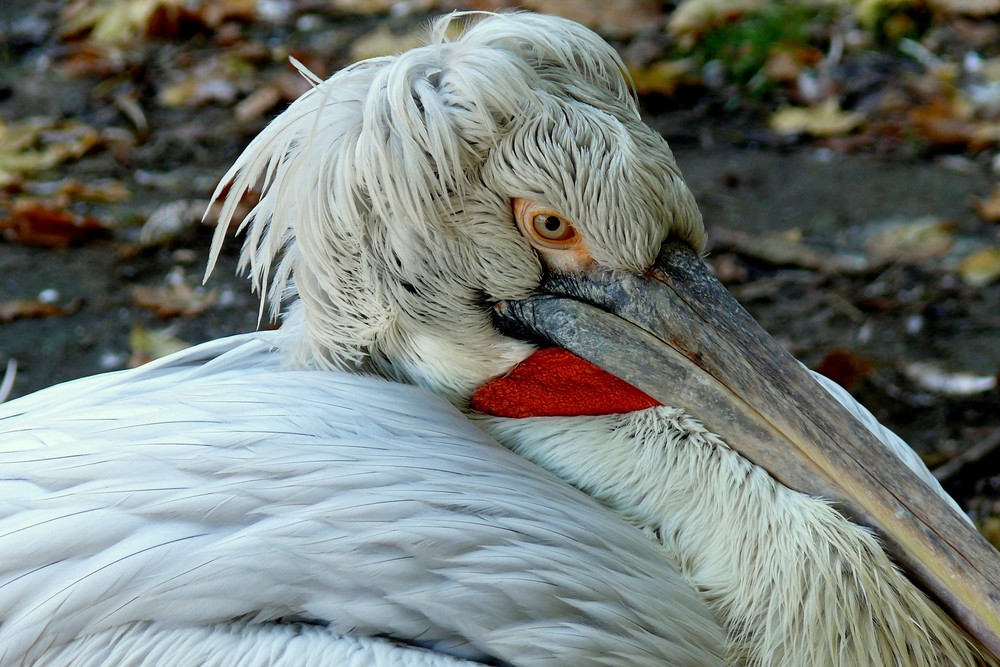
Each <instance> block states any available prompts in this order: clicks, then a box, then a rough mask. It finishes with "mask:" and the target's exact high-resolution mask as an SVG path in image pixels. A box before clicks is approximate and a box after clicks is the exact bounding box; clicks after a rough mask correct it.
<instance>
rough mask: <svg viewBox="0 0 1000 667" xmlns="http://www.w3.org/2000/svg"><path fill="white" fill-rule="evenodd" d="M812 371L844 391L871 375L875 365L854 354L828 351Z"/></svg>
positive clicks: (843, 351) (844, 351)
mask: <svg viewBox="0 0 1000 667" xmlns="http://www.w3.org/2000/svg"><path fill="white" fill-rule="evenodd" d="M813 370H815V371H816V372H817V373H819V374H820V375H823V376H825V377H828V378H830V379H831V380H833V381H834V382H836V383H837V384H839V385H840V386H841V387H843V388H844V389H854V388H855V387H856V386H857V385H858V384H859V383H860V382H861V381H862V380H864V379H865V378H866V377H868V376H869V375H871V374H872V371H874V370H875V365H874V364H873V363H872V362H871V360H869V359H866V358H865V357H862V356H861V355H859V354H857V353H855V352H850V351H848V350H830V351H829V352H827V353H826V355H825V356H824V357H823V359H822V360H820V362H819V364H817V365H816V368H814V369H813Z"/></svg>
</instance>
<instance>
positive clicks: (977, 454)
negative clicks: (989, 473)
mask: <svg viewBox="0 0 1000 667" xmlns="http://www.w3.org/2000/svg"><path fill="white" fill-rule="evenodd" d="M997 449H1000V429H997V430H995V431H993V433H991V434H990V435H989V436H987V437H986V438H984V439H983V440H980V441H979V442H978V443H976V444H974V445H972V446H971V447H969V448H968V449H965V450H963V451H962V452H960V453H959V454H958V455H957V456H955V457H954V458H953V459H951V460H950V461H948V462H947V463H944V464H942V465H939V466H938V467H937V468H934V470H932V471H931V472H933V473H934V477H936V478H937V481H939V482H942V483H943V482H946V481H949V480H951V479H953V478H954V477H956V476H957V475H958V474H959V473H960V472H962V471H963V470H965V469H966V468H967V467H969V466H970V465H973V464H975V463H979V462H980V461H982V460H983V459H984V458H986V457H987V456H988V455H989V454H992V453H993V452H994V451H996V450H997Z"/></svg>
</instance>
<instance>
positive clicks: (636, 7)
mask: <svg viewBox="0 0 1000 667" xmlns="http://www.w3.org/2000/svg"><path fill="white" fill-rule="evenodd" d="M516 4H517V6H519V7H523V8H524V9H530V10H532V11H536V12H540V13H542V14H555V15H556V16H562V17H563V18H567V19H571V20H573V21H576V22H577V23H582V24H583V25H585V26H587V27H589V28H591V29H593V30H595V31H596V32H598V33H600V34H602V35H604V36H606V37H615V38H626V37H631V36H633V35H635V34H636V33H638V32H643V31H648V30H658V29H660V28H661V27H662V26H663V24H664V21H665V19H666V17H665V16H664V14H663V12H662V11H661V9H660V7H659V4H660V3H657V2H650V1H648V0H522V1H521V2H518V3H516Z"/></svg>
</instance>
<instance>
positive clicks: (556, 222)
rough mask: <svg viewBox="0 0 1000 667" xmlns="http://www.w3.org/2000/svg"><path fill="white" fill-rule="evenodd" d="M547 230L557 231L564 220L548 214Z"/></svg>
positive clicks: (546, 219)
mask: <svg viewBox="0 0 1000 667" xmlns="http://www.w3.org/2000/svg"><path fill="white" fill-rule="evenodd" d="M544 225H545V231H547V232H557V231H559V228H560V227H562V220H560V219H559V218H557V217H556V216H554V215H549V216H546V218H545V222H544Z"/></svg>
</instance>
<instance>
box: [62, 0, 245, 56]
mask: <svg viewBox="0 0 1000 667" xmlns="http://www.w3.org/2000/svg"><path fill="white" fill-rule="evenodd" d="M256 11H257V6H256V1H255V0H201V1H200V2H192V1H191V0H75V1H74V2H71V3H70V4H69V5H68V6H67V7H66V8H65V9H64V10H63V11H62V14H61V15H60V19H61V22H62V28H61V30H60V34H61V35H62V36H63V37H64V38H79V37H83V38H85V39H87V40H88V41H90V42H93V43H95V44H98V45H101V46H127V45H128V43H129V42H130V41H133V40H135V39H136V38H137V37H140V36H144V35H153V36H156V37H164V38H175V37H177V36H179V35H183V34H185V33H186V32H189V31H190V30H191V29H192V28H209V29H215V28H218V27H219V26H220V25H221V24H222V23H223V22H225V21H227V20H230V19H240V20H249V19H252V18H253V17H254V16H255V15H256Z"/></svg>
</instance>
